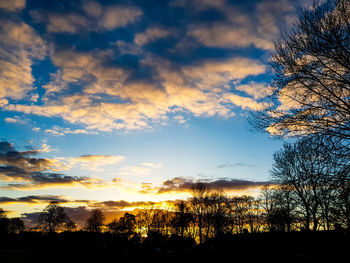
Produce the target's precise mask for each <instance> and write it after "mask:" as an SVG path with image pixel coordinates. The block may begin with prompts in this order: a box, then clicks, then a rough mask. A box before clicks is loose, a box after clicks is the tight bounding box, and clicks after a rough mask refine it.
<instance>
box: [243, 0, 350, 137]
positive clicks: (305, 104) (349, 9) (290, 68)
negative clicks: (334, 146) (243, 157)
mask: <svg viewBox="0 0 350 263" xmlns="http://www.w3.org/2000/svg"><path fill="white" fill-rule="evenodd" d="M322 2H323V1H322ZM349 21H350V1H349V0H334V1H330V0H327V1H325V2H323V3H321V4H314V6H313V8H311V9H310V10H309V9H307V10H302V11H301V12H300V15H299V19H298V21H297V22H296V23H295V24H294V26H293V28H292V29H291V30H289V32H287V31H286V32H285V33H283V34H282V36H281V38H280V40H278V41H277V42H276V43H275V53H274V55H273V59H272V61H273V62H272V67H273V70H274V72H275V78H274V80H273V82H272V95H271V96H270V97H269V100H268V101H266V107H264V108H263V109H262V110H261V111H258V112H257V113H256V114H253V115H254V116H253V118H251V119H250V122H251V123H252V124H253V126H254V127H255V128H257V129H258V130H263V131H268V132H269V133H271V134H273V135H277V136H295V135H297V136H299V135H304V134H326V135H328V136H331V137H336V138H341V139H345V140H349V139H350V96H349V95H350V22H349Z"/></svg>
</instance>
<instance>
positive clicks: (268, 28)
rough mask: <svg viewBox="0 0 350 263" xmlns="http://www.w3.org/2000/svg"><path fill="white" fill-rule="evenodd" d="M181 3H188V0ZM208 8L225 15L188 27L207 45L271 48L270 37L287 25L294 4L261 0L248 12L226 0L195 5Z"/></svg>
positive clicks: (196, 7) (186, 5) (284, 1)
mask: <svg viewBox="0 0 350 263" xmlns="http://www.w3.org/2000/svg"><path fill="white" fill-rule="evenodd" d="M184 2H187V1H184ZM193 2H194V3H197V2H199V1H193ZM214 2H216V1H214ZM183 6H184V7H186V8H189V7H190V6H189V5H188V3H187V4H183ZM192 8H193V6H192ZM208 8H214V9H217V10H218V11H220V12H222V14H223V17H225V18H226V19H223V20H221V21H214V22H212V23H193V24H192V25H190V26H189V30H188V35H189V36H192V37H195V38H196V39H197V40H198V41H199V42H200V43H203V44H204V45H206V46H208V47H221V48H242V47H243V48H245V47H250V46H254V47H256V48H258V49H263V50H273V48H274V44H273V39H274V38H275V37H276V36H277V35H278V33H279V32H280V29H281V28H283V27H286V26H288V25H290V21H291V20H292V17H294V16H295V14H294V12H295V8H294V7H293V5H292V3H291V2H290V1H288V0H281V1H270V0H267V1H260V2H259V3H257V4H256V5H255V6H254V7H253V9H254V10H250V11H249V13H248V12H247V11H244V10H243V9H242V8H240V7H238V6H235V5H232V4H229V2H228V1H218V3H215V4H212V3H209V1H204V2H203V3H201V4H197V5H195V9H196V10H199V11H203V10H206V9H208Z"/></svg>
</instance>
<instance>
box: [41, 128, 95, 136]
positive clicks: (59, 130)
mask: <svg viewBox="0 0 350 263" xmlns="http://www.w3.org/2000/svg"><path fill="white" fill-rule="evenodd" d="M45 133H49V134H51V135H53V136H64V135H66V134H97V132H96V131H88V130H85V129H75V130H72V129H70V128H62V127H58V126H53V127H52V129H46V130H45Z"/></svg>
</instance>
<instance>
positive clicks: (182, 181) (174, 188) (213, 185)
mask: <svg viewBox="0 0 350 263" xmlns="http://www.w3.org/2000/svg"><path fill="white" fill-rule="evenodd" d="M195 183H202V184H204V185H205V186H206V187H207V188H208V189H209V190H223V191H242V190H248V189H252V188H260V187H262V186H264V185H267V184H269V182H266V181H261V182H256V181H249V180H241V179H229V178H224V179H218V180H209V181H203V182H201V181H195V180H193V179H189V178H183V177H175V178H172V179H170V180H167V181H164V182H163V183H162V184H161V186H159V187H152V186H149V187H148V188H147V187H145V188H144V189H143V190H142V191H141V192H142V193H145V194H147V193H154V192H156V193H157V194H164V193H173V192H178V193H179V192H190V191H191V187H192V186H193V185H194V184H195Z"/></svg>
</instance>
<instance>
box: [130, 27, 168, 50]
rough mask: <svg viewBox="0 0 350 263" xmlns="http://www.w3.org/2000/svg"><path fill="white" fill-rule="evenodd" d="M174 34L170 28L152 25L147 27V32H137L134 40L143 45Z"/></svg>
mask: <svg viewBox="0 0 350 263" xmlns="http://www.w3.org/2000/svg"><path fill="white" fill-rule="evenodd" d="M172 34H173V33H172V32H171V31H170V30H169V29H164V28H160V27H150V28H147V30H146V31H145V32H143V33H138V34H136V35H135V38H134V42H135V44H137V45H139V46H143V45H146V44H148V43H150V42H154V41H156V40H158V39H160V38H166V37H168V36H170V35H172Z"/></svg>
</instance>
